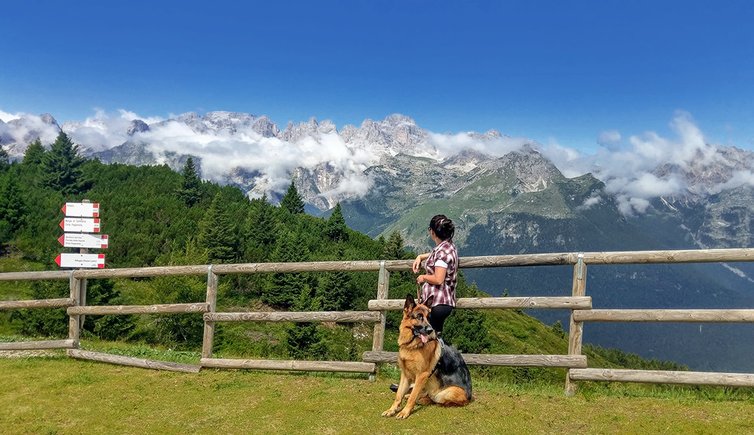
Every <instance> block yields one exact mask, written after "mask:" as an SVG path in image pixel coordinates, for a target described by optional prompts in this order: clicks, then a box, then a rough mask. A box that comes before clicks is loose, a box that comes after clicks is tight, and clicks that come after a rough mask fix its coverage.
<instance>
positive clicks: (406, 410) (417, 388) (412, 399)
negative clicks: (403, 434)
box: [395, 372, 429, 418]
mask: <svg viewBox="0 0 754 435" xmlns="http://www.w3.org/2000/svg"><path fill="white" fill-rule="evenodd" d="M427 379H429V372H421V373H420V374H419V376H417V377H416V382H415V383H414V389H413V391H411V394H409V396H408V400H407V401H406V406H405V407H403V410H402V411H401V412H400V413H398V415H396V416H395V418H408V416H409V415H411V411H412V410H413V409H414V406H415V405H416V399H417V398H418V397H419V394H421V393H422V392H423V391H424V387H425V386H426V383H427ZM401 380H402V379H401ZM399 391H400V390H399Z"/></svg>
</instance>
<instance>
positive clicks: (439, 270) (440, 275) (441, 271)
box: [416, 266, 448, 285]
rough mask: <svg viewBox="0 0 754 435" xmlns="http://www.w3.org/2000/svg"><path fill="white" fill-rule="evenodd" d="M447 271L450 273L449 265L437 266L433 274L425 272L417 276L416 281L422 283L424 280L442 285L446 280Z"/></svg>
mask: <svg viewBox="0 0 754 435" xmlns="http://www.w3.org/2000/svg"><path fill="white" fill-rule="evenodd" d="M447 273H448V268H447V267H440V266H437V267H435V273H433V274H432V275H430V274H424V275H419V276H418V277H416V283H417V284H421V283H423V282H427V283H430V284H432V285H440V284H442V283H443V281H445V274H447Z"/></svg>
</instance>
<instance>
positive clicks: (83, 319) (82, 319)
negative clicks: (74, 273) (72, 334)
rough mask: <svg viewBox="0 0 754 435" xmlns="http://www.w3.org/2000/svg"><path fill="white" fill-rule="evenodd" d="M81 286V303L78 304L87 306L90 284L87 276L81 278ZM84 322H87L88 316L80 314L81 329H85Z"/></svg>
mask: <svg viewBox="0 0 754 435" xmlns="http://www.w3.org/2000/svg"><path fill="white" fill-rule="evenodd" d="M80 281H81V284H80V285H81V288H79V303H78V305H81V306H84V307H85V306H86V289H87V286H88V282H87V280H86V278H81V280H80ZM84 323H86V316H83V315H82V316H79V329H80V330H81V331H83V330H84Z"/></svg>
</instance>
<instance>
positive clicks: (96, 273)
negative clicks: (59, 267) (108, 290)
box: [73, 264, 209, 278]
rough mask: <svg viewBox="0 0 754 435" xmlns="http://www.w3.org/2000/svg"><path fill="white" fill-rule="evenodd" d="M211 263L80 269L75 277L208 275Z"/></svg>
mask: <svg viewBox="0 0 754 435" xmlns="http://www.w3.org/2000/svg"><path fill="white" fill-rule="evenodd" d="M208 268H209V265H204V264H200V265H193V266H159V267H129V268H121V269H89V270H86V269H79V270H76V271H75V272H73V277H74V278H149V277H156V276H190V275H206V274H207V269H208Z"/></svg>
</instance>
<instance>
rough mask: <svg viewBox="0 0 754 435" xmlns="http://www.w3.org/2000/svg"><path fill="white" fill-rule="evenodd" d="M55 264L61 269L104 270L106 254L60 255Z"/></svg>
mask: <svg viewBox="0 0 754 435" xmlns="http://www.w3.org/2000/svg"><path fill="white" fill-rule="evenodd" d="M55 263H57V265H58V266H60V267H72V268H92V269H103V268H104V267H105V254H58V256H57V257H55Z"/></svg>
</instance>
